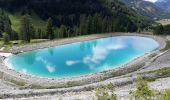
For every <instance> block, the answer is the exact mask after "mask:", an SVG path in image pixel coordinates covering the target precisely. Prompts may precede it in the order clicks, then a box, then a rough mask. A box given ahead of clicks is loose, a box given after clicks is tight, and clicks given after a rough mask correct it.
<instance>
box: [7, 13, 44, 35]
mask: <svg viewBox="0 0 170 100" xmlns="http://www.w3.org/2000/svg"><path fill="white" fill-rule="evenodd" d="M8 15H9V18H10V19H11V22H12V29H13V30H15V31H16V32H18V33H19V28H20V20H21V18H22V15H21V14H20V13H15V14H11V13H8ZM31 20H32V24H33V26H34V27H35V28H36V29H37V28H41V29H45V25H46V22H45V21H43V20H42V19H41V18H39V17H38V16H37V15H36V14H35V13H32V14H31Z"/></svg>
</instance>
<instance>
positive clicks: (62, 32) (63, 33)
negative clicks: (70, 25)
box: [60, 25, 67, 38]
mask: <svg viewBox="0 0 170 100" xmlns="http://www.w3.org/2000/svg"><path fill="white" fill-rule="evenodd" d="M60 37H61V38H64V37H67V27H66V26H65V25H61V27H60Z"/></svg>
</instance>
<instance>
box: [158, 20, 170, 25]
mask: <svg viewBox="0 0 170 100" xmlns="http://www.w3.org/2000/svg"><path fill="white" fill-rule="evenodd" d="M157 23H160V24H162V25H168V24H170V19H162V20H158V21H157Z"/></svg>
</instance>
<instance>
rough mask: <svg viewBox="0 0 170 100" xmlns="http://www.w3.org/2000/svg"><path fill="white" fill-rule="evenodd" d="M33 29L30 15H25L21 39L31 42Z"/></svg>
mask: <svg viewBox="0 0 170 100" xmlns="http://www.w3.org/2000/svg"><path fill="white" fill-rule="evenodd" d="M33 29H34V28H33V26H32V24H31V18H30V16H29V15H24V16H23V17H22V19H21V27H20V39H21V40H24V41H25V42H30V40H31V36H32V32H33Z"/></svg>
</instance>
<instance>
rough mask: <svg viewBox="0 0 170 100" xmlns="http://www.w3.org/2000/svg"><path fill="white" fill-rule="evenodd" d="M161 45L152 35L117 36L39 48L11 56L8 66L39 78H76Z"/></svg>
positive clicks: (114, 64) (118, 63)
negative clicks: (148, 36)
mask: <svg viewBox="0 0 170 100" xmlns="http://www.w3.org/2000/svg"><path fill="white" fill-rule="evenodd" d="M158 47H159V44H158V43H157V42H156V41H155V40H153V39H150V38H146V37H139V36H116V37H108V38H101V39H96V40H90V41H85V42H78V43H72V44H66V45H61V46H56V47H53V48H46V49H40V50H35V51H30V52H25V53H21V54H18V55H16V56H11V57H9V58H8V59H7V60H6V62H7V64H8V66H9V67H10V68H12V69H14V70H16V71H19V72H22V73H26V74H30V75H35V76H39V77H49V78H54V77H55V78H58V77H73V76H80V75H85V74H92V73H97V72H101V71H105V70H110V69H114V68H117V67H119V66H120V65H122V64H125V63H127V62H129V61H131V60H133V59H134V58H136V57H139V56H141V55H144V54H145V53H147V52H150V51H153V50H155V49H157V48H158Z"/></svg>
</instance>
